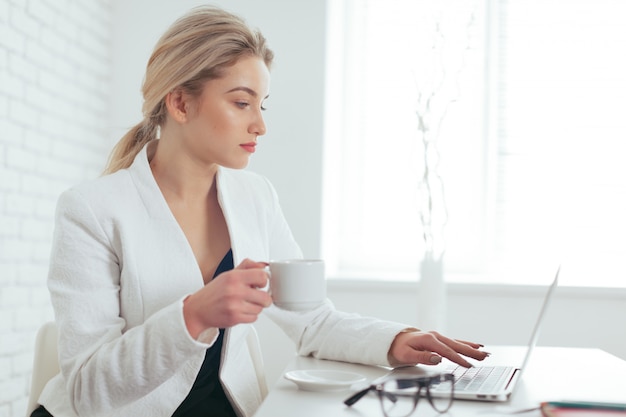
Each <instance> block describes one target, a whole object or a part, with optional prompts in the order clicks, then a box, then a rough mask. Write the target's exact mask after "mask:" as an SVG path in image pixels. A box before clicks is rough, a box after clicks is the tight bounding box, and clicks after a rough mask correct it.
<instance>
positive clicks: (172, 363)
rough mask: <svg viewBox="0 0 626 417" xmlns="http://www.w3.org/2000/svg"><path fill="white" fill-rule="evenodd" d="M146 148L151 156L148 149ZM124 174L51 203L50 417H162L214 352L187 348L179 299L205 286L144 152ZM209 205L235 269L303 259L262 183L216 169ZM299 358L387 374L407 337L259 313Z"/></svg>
mask: <svg viewBox="0 0 626 417" xmlns="http://www.w3.org/2000/svg"><path fill="white" fill-rule="evenodd" d="M154 145H156V144H154ZM149 146H150V145H148V146H146V147H144V149H143V150H142V151H141V152H140V153H139V154H138V155H137V157H136V158H135V161H134V162H133V164H132V166H131V167H129V168H128V169H123V170H120V171H118V172H116V173H114V174H111V175H107V176H103V177H101V178H98V179H96V180H94V181H91V182H89V183H86V184H83V185H80V186H77V187H75V188H73V189H70V190H68V191H66V192H64V193H63V194H62V195H61V197H60V199H59V202H58V206H57V213H56V224H55V231H54V239H53V246H52V254H51V264H50V271H49V277H48V287H49V289H50V293H51V297H52V304H53V307H54V311H55V316H56V322H57V325H58V327H59V334H60V336H59V356H60V358H59V360H60V365H61V374H59V375H57V376H56V377H55V378H54V379H52V380H51V381H50V382H49V383H48V384H47V385H46V387H45V389H44V391H43V393H42V395H41V397H40V399H39V402H40V403H41V404H43V405H44V406H45V407H46V409H47V410H48V411H50V413H51V414H52V415H54V416H55V417H64V416H77V415H84V416H91V417H96V416H124V417H128V416H151V417H159V416H163V417H165V416H171V415H172V413H173V412H174V410H175V409H176V408H177V407H178V405H179V404H180V403H181V402H182V401H183V400H184V398H185V397H186V395H187V394H188V392H189V390H190V389H191V386H192V385H193V383H194V380H195V378H196V375H197V373H198V371H199V370H200V366H201V365H202V362H203V359H204V355H205V351H206V349H208V348H209V347H210V346H211V345H212V344H213V343H214V341H215V336H216V335H217V330H216V329H209V331H207V332H204V333H203V336H202V337H200V338H199V340H194V339H192V338H191V336H190V335H189V333H188V332H187V329H186V327H185V322H184V319H183V313H182V306H183V299H184V298H185V297H186V296H187V295H189V294H191V293H194V292H195V291H197V290H199V289H200V288H201V287H202V286H203V285H204V283H203V279H202V275H201V273H200V269H199V267H198V264H197V262H196V259H195V257H194V255H193V252H192V250H191V247H190V245H189V243H188V241H187V239H186V237H185V235H184V233H183V231H182V229H181V228H180V227H179V225H178V223H177V222H176V220H175V218H174V216H173V214H172V212H171V211H170V209H169V207H168V205H167V203H166V201H165V199H164V197H163V195H162V194H161V192H160V189H159V187H158V185H157V183H156V181H155V179H154V177H153V176H152V171H151V170H150V166H149V160H148V149H147V148H148V147H149ZM217 184H218V198H219V202H220V205H221V207H222V210H223V212H224V216H225V218H226V223H227V225H228V230H229V233H230V240H231V245H232V251H233V258H234V263H235V265H238V264H239V263H240V262H241V261H242V260H243V259H244V258H250V259H253V260H257V261H268V260H270V259H280V258H297V257H301V256H302V253H301V250H300V248H299V246H298V245H297V243H296V242H295V240H294V238H293V236H292V233H291V231H290V229H289V226H288V225H287V222H286V221H285V218H284V216H283V214H282V211H281V209H280V206H279V202H278V198H277V196H276V192H275V191H274V188H273V187H272V185H271V184H270V183H269V182H268V181H267V180H266V179H265V178H263V177H261V176H259V175H257V174H253V173H251V172H248V171H243V170H230V169H225V168H220V169H219V172H218V175H217ZM262 314H267V315H268V316H269V317H270V318H271V319H272V320H273V321H274V322H276V323H277V324H278V325H279V326H280V327H281V328H282V329H283V330H284V331H285V332H286V334H287V335H288V336H289V337H290V338H291V339H292V340H293V341H294V343H295V344H296V348H297V351H298V353H299V354H301V355H313V356H315V357H319V358H325V359H335V360H343V361H350V362H359V363H365V364H378V365H388V364H389V363H388V360H387V352H388V349H389V346H390V344H391V342H392V340H393V338H394V337H395V335H396V334H397V333H398V332H399V331H401V330H402V329H404V328H406V327H408V326H407V325H406V324H400V323H390V322H386V321H381V320H377V319H373V318H366V317H361V316H358V315H356V314H347V313H343V312H339V311H337V310H335V309H334V307H333V306H332V304H331V303H330V301H327V303H326V304H325V305H323V306H322V307H319V308H317V309H315V310H314V311H311V312H306V313H294V312H288V311H285V310H281V309H278V308H276V307H274V306H271V307H269V308H267V309H265V310H264V312H263V313H262ZM249 329H250V327H249V325H244V324H241V325H237V326H234V327H232V328H229V329H227V331H226V335H225V347H224V350H223V354H222V367H221V372H220V377H221V380H222V383H223V385H224V390H225V392H226V395H227V396H228V397H229V399H230V400H231V402H232V404H233V406H234V408H235V410H236V411H237V413H238V414H240V415H241V416H250V415H252V414H253V413H254V412H255V411H256V409H257V408H258V406H259V405H260V403H261V393H260V390H259V387H258V384H257V382H256V377H255V373H254V370H253V367H252V360H251V358H250V356H249V351H248V349H247V348H246V343H245V338H246V334H247V332H248V331H249Z"/></svg>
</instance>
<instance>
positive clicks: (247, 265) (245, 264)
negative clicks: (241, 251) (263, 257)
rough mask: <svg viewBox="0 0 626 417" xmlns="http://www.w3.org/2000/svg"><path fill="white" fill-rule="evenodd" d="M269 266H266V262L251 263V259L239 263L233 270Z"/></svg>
mask: <svg viewBox="0 0 626 417" xmlns="http://www.w3.org/2000/svg"><path fill="white" fill-rule="evenodd" d="M269 265H270V264H268V263H267V262H258V261H253V260H252V259H248V258H246V259H244V260H243V261H241V263H240V264H239V265H237V267H236V268H235V269H254V268H265V267H266V266H269Z"/></svg>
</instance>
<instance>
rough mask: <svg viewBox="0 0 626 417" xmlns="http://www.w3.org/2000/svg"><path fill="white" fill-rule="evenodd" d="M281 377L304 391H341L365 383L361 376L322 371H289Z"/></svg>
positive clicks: (352, 373) (350, 373)
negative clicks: (358, 383)
mask: <svg viewBox="0 0 626 417" xmlns="http://www.w3.org/2000/svg"><path fill="white" fill-rule="evenodd" d="M283 376H284V377H285V379H288V380H289V381H292V382H294V383H295V384H296V385H297V386H298V388H300V389H301V390H304V391H342V390H346V389H348V388H350V386H352V385H353V384H356V383H357V382H363V381H365V377H364V376H363V375H361V374H357V373H354V372H343V371H331V370H323V369H308V370H298V371H290V372H287V373H285V375H283Z"/></svg>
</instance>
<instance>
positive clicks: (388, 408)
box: [344, 374, 454, 417]
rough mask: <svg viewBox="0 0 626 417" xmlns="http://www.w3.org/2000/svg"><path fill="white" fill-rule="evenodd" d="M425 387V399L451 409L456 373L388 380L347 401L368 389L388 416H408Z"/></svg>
mask: <svg viewBox="0 0 626 417" xmlns="http://www.w3.org/2000/svg"><path fill="white" fill-rule="evenodd" d="M422 388H425V389H426V398H427V399H428V402H429V403H430V405H431V406H432V407H433V408H434V409H435V411H437V412H439V413H445V412H446V411H448V410H449V409H450V407H451V406H452V401H453V398H454V375H453V374H439V375H434V376H425V377H416V378H401V379H389V380H386V381H384V382H381V383H379V384H374V385H370V386H369V387H368V388H366V389H364V390H362V391H359V392H357V393H356V394H354V395H353V396H351V397H350V398H348V399H347V400H345V401H344V404H345V405H347V406H351V405H353V404H354V403H356V402H357V401H359V400H360V399H361V398H363V397H364V396H365V394H367V393H368V392H370V391H374V392H375V393H376V394H377V395H378V399H379V400H380V405H381V408H382V410H383V414H384V415H385V417H407V416H408V415H410V414H411V413H413V411H415V409H416V408H417V401H418V400H419V398H420V395H421V393H422Z"/></svg>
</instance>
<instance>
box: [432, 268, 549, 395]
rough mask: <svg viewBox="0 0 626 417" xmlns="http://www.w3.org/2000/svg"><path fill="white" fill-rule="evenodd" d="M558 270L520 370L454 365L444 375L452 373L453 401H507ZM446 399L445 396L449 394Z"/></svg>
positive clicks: (524, 365)
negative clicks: (453, 379) (454, 399)
mask: <svg viewBox="0 0 626 417" xmlns="http://www.w3.org/2000/svg"><path fill="white" fill-rule="evenodd" d="M560 270H561V267H560V266H559V268H557V271H556V275H555V276H554V280H553V281H552V284H551V285H550V287H549V288H548V291H547V292H546V295H545V298H544V301H543V305H542V306H541V310H540V311H539V316H538V317H537V321H536V323H535V327H534V329H533V332H532V335H531V337H530V341H529V343H528V348H527V350H526V355H525V357H524V361H523V362H522V366H521V367H517V366H500V365H499V366H475V367H473V368H469V369H468V368H464V367H462V366H456V365H454V366H452V367H451V368H449V369H447V370H446V372H452V373H454V375H455V381H456V382H455V385H454V398H457V399H463V400H480V401H506V400H508V399H509V397H510V396H511V394H512V393H513V390H514V388H515V386H516V384H517V382H518V381H519V380H520V378H521V375H522V371H523V370H524V368H526V366H527V365H528V361H529V359H530V356H531V354H532V352H533V349H534V348H535V345H536V344H537V339H538V338H539V332H540V329H541V324H542V322H543V319H544V317H545V315H546V311H547V309H548V306H549V304H550V301H551V300H552V295H553V294H554V291H555V288H556V287H557V285H558V279H559V272H560ZM431 395H437V389H436V388H434V387H433V388H431ZM441 395H446V393H445V392H441ZM447 395H449V391H448V393H447Z"/></svg>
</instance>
